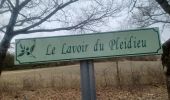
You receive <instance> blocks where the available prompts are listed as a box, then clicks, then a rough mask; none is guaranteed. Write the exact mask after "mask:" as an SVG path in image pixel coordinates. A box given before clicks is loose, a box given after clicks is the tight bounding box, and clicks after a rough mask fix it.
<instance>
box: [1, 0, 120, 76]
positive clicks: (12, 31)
mask: <svg viewBox="0 0 170 100" xmlns="http://www.w3.org/2000/svg"><path fill="white" fill-rule="evenodd" d="M120 10H121V6H120V5H118V3H116V1H115V0H1V1H0V16H1V19H0V32H1V33H2V34H4V37H3V39H2V41H1V43H0V73H1V71H2V66H3V61H4V59H5V57H6V52H7V50H8V48H9V45H10V41H11V39H12V38H13V37H14V36H16V35H19V34H30V33H37V32H54V31H61V30H90V31H93V30H95V28H96V27H98V25H100V24H102V23H103V22H105V20H106V19H108V18H110V17H115V15H116V14H117V13H118V12H120Z"/></svg>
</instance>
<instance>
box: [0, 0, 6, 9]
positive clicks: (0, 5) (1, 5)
mask: <svg viewBox="0 0 170 100" xmlns="http://www.w3.org/2000/svg"><path fill="white" fill-rule="evenodd" d="M5 1H6V0H2V1H1V2H0V9H1V8H2V7H3V5H4V3H5Z"/></svg>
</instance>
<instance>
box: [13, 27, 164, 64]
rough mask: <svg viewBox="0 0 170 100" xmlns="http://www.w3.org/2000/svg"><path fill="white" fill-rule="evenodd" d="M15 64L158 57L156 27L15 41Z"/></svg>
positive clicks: (159, 50) (158, 48)
mask: <svg viewBox="0 0 170 100" xmlns="http://www.w3.org/2000/svg"><path fill="white" fill-rule="evenodd" d="M15 43H16V46H15V48H16V51H15V54H16V55H15V64H28V63H41V62H52V61H67V60H81V59H97V58H108V57H113V56H138V55H152V54H161V53H162V49H161V43H160V38H159V30H158V28H147V29H138V30H127V31H117V32H104V33H94V34H84V35H72V36H56V37H44V38H29V39H17V40H16V41H15Z"/></svg>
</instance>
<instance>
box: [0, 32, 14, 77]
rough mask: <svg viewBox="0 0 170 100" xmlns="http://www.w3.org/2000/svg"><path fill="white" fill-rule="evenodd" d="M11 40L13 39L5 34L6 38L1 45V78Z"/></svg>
mask: <svg viewBox="0 0 170 100" xmlns="http://www.w3.org/2000/svg"><path fill="white" fill-rule="evenodd" d="M11 39H12V36H10V35H7V34H5V36H4V37H3V39H2V41H1V43H0V76H1V73H2V70H3V66H4V60H5V57H6V54H7V51H8V48H9V46H10V41H11Z"/></svg>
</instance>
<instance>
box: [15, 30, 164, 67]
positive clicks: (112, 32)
mask: <svg viewBox="0 0 170 100" xmlns="http://www.w3.org/2000/svg"><path fill="white" fill-rule="evenodd" d="M151 29H152V30H153V31H155V32H156V33H157V38H158V40H159V48H158V49H157V50H156V51H155V52H148V53H137V54H136V53H135V54H125V55H111V56H100V57H85V58H73V59H61V60H46V61H36V62H23V63H22V62H20V61H19V60H18V59H17V56H16V55H17V52H16V50H17V44H18V43H19V42H20V40H28V39H44V38H56V37H57V38H59V37H72V36H84V35H95V34H106V33H108V34H116V33H117V34H119V33H118V32H129V31H141V30H151ZM17 40H18V41H17ZM16 41H17V42H16ZM15 42H16V43H15V60H16V61H18V64H17V65H23V64H35V63H37V64H38V63H50V62H60V61H74V60H86V59H89V60H90V59H104V58H112V57H122V56H124V57H127V56H146V55H160V54H158V52H159V50H161V48H162V46H161V42H160V34H159V28H158V27H153V28H142V29H132V30H122V31H109V32H101V33H100V32H99V33H88V34H78V35H65V36H51V37H36V38H24V39H16V40H15Z"/></svg>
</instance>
